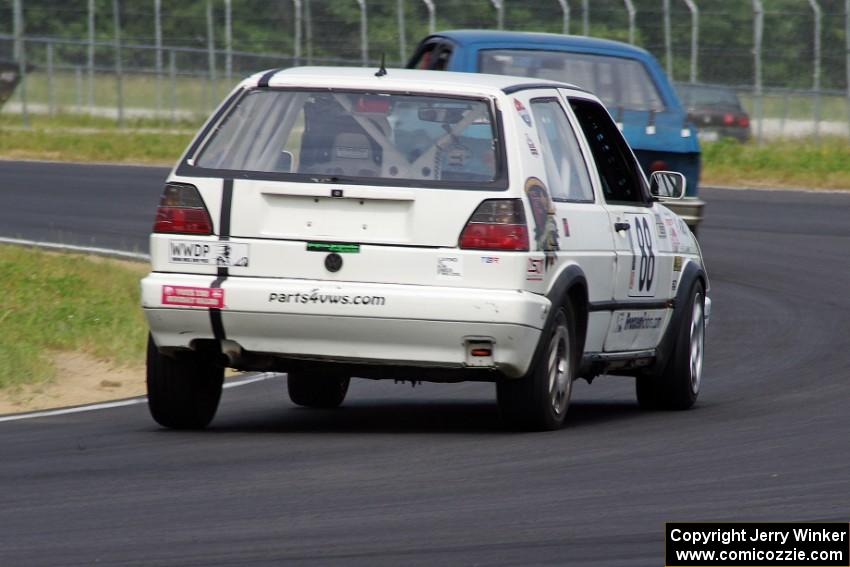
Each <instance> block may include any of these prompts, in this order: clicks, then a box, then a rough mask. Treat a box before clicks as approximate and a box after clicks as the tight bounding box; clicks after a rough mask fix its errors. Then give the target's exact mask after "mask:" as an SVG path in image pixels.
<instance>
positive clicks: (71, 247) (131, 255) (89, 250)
mask: <svg viewBox="0 0 850 567" xmlns="http://www.w3.org/2000/svg"><path fill="white" fill-rule="evenodd" d="M0 244H15V245H18V246H32V247H33V248H44V249H46V250H60V251H63V252H82V253H85V254H97V255H98V256H110V257H112V258H124V259H126V260H140V261H143V262H148V261H150V259H151V257H150V255H149V254H143V253H141V252H125V251H123V250H111V249H109V248H98V247H95V246H77V245H75V244H60V243H58V242H39V241H37V240H24V239H22V238H8V237H5V236H0Z"/></svg>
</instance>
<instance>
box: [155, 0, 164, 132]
mask: <svg viewBox="0 0 850 567" xmlns="http://www.w3.org/2000/svg"><path fill="white" fill-rule="evenodd" d="M161 12H162V0H153V36H154V43H156V114H157V117H159V113H160V111H161V110H162V19H161V16H162V13H161Z"/></svg>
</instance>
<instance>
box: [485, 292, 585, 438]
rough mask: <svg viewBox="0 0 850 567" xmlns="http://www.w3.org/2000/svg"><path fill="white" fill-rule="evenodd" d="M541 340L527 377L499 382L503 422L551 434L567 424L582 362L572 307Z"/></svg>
mask: <svg viewBox="0 0 850 567" xmlns="http://www.w3.org/2000/svg"><path fill="white" fill-rule="evenodd" d="M540 340H541V341H542V344H543V345H544V347H543V351H542V352H541V353H540V356H539V357H537V360H535V361H533V362H532V367H531V368H530V369H529V370H528V373H527V374H526V375H525V376H523V377H522V378H519V379H514V380H500V381H499V382H497V383H496V398H497V399H498V402H499V410H500V412H501V414H502V419H503V420H504V421H505V422H507V424H508V425H509V426H511V427H512V428H515V429H523V430H534V431H552V430H555V429H560V428H561V427H562V426H563V424H564V418H565V417H566V414H567V409H568V408H569V404H570V396H571V394H572V387H573V381H574V379H575V374H576V363H577V361H578V360H579V358H578V353H577V352H576V344H577V341H576V325H575V317H574V316H573V310H572V306H570V305H565V306H563V307H561V308H559V309H558V311H557V312H556V313H555V316H554V317H553V320H552V324H551V326H550V328H548V329H546V331H544V334H543V335H542V336H541V338H540Z"/></svg>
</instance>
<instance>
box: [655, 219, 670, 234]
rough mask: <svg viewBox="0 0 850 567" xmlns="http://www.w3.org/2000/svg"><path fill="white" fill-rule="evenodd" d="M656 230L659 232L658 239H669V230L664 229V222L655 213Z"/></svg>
mask: <svg viewBox="0 0 850 567" xmlns="http://www.w3.org/2000/svg"><path fill="white" fill-rule="evenodd" d="M655 230H656V231H657V232H658V238H667V229H666V228H664V221H662V220H661V215H659V214H658V213H655Z"/></svg>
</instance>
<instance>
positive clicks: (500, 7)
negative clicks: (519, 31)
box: [490, 0, 505, 30]
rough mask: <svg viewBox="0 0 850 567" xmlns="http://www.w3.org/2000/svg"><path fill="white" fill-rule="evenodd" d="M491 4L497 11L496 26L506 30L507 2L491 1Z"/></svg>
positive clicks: (503, 0)
mask: <svg viewBox="0 0 850 567" xmlns="http://www.w3.org/2000/svg"><path fill="white" fill-rule="evenodd" d="M490 3H491V4H493V7H494V8H495V9H496V26H497V27H498V28H499V29H500V30H502V29H505V0H490Z"/></svg>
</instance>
